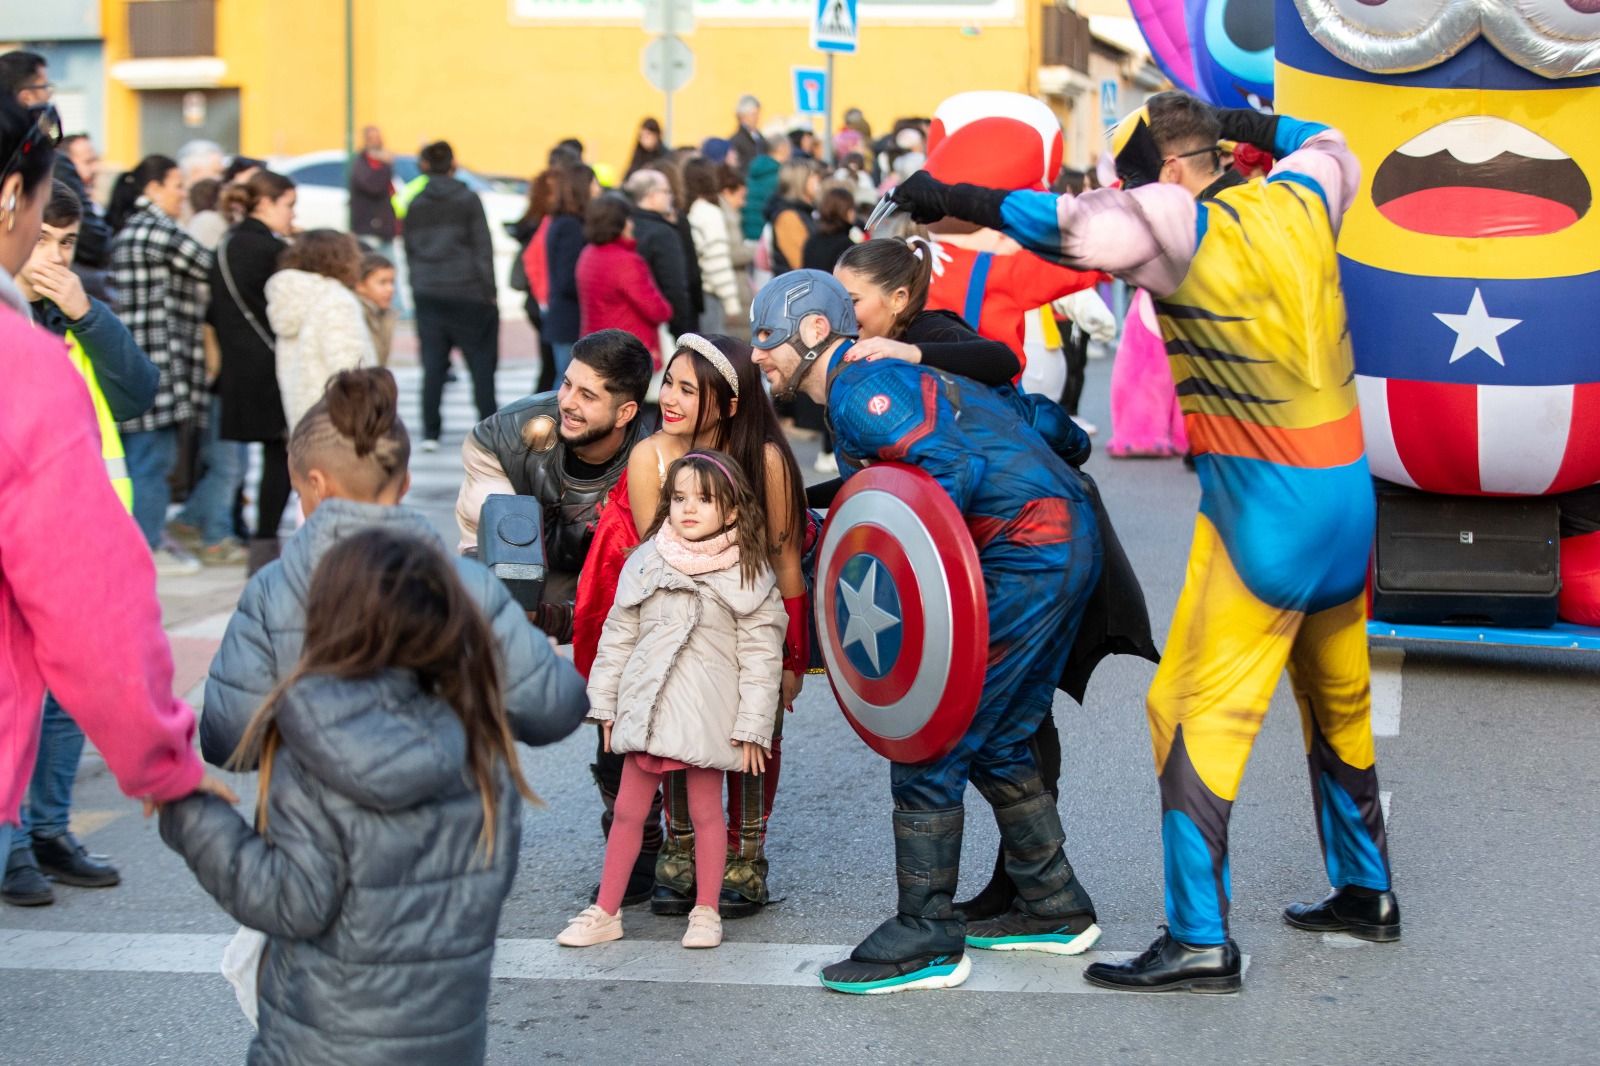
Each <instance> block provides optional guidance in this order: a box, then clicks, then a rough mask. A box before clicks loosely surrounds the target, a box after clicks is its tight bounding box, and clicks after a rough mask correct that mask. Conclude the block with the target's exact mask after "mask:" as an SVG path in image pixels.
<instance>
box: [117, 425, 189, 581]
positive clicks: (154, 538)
mask: <svg viewBox="0 0 1600 1066" xmlns="http://www.w3.org/2000/svg"><path fill="white" fill-rule="evenodd" d="M122 450H123V451H125V452H127V454H128V476H129V477H130V478H131V479H132V480H133V520H134V521H135V522H137V523H139V532H141V533H143V534H144V539H145V541H146V542H147V543H149V545H150V550H151V551H154V550H155V549H157V548H159V547H161V531H162V530H163V529H164V528H166V524H167V505H168V504H170V503H171V502H172V488H171V487H170V486H169V485H168V484H167V478H168V477H169V476H171V474H172V467H173V465H174V464H176V463H177V461H178V430H177V427H175V426H167V427H166V428H165V429H152V430H146V431H145V432H142V433H124V434H123V435H122Z"/></svg>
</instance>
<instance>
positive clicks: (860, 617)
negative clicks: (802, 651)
mask: <svg viewBox="0 0 1600 1066" xmlns="http://www.w3.org/2000/svg"><path fill="white" fill-rule="evenodd" d="M877 593H878V562H877V560H875V559H874V560H872V561H870V562H868V563H867V572H866V574H865V575H864V576H863V577H862V578H861V584H860V585H859V586H857V587H855V588H851V587H850V583H849V582H848V581H846V580H845V579H844V578H842V577H841V578H840V579H839V595H841V596H843V597H844V610H845V615H846V622H845V627H844V639H843V640H841V641H840V642H839V646H840V647H843V648H848V647H849V646H850V645H852V644H860V645H861V650H862V651H864V652H866V653H867V658H868V660H870V661H871V663H872V668H873V669H874V670H877V669H879V666H878V634H879V633H882V632H883V631H884V630H886V629H890V628H893V627H894V626H897V625H899V624H900V619H898V618H896V617H895V616H894V615H892V614H890V613H889V612H888V611H885V610H884V609H883V608H882V607H879V606H878V604H877V603H876V598H877Z"/></svg>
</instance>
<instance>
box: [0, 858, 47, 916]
mask: <svg viewBox="0 0 1600 1066" xmlns="http://www.w3.org/2000/svg"><path fill="white" fill-rule="evenodd" d="M0 899H3V900H5V901H6V902H7V903H9V904H11V905H12V906H13V907H47V906H49V905H50V904H52V903H54V902H55V901H56V894H55V893H54V892H53V891H51V889H50V882H49V881H46V880H45V878H44V874H43V873H41V872H40V870H39V863H38V862H37V861H36V860H35V859H34V857H33V849H32V848H14V849H12V852H11V854H10V855H8V856H6V877H5V882H4V884H0Z"/></svg>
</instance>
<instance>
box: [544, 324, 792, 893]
mask: <svg viewBox="0 0 1600 1066" xmlns="http://www.w3.org/2000/svg"><path fill="white" fill-rule="evenodd" d="M661 423H662V425H661V429H660V430H659V431H657V432H656V433H654V434H652V435H651V436H649V437H647V438H645V439H644V440H642V441H640V442H639V443H638V444H636V445H634V448H633V451H632V452H630V453H629V456H628V469H627V471H626V472H625V473H624V474H623V477H622V478H621V480H619V481H618V482H617V485H616V487H615V488H614V489H613V490H612V492H611V495H610V497H608V499H607V501H606V504H605V506H604V508H603V509H602V510H601V512H600V520H599V523H598V524H597V526H596V529H595V536H594V540H593V542H592V543H591V545H590V548H589V556H588V562H587V563H586V564H585V566H584V569H583V573H582V574H581V575H580V577H579V583H578V602H577V607H576V609H575V611H574V617H573V641H572V644H573V661H574V663H575V664H576V665H577V667H578V669H579V671H580V672H584V673H587V671H588V669H589V667H590V666H591V665H592V663H593V661H594V654H595V648H596V646H597V645H598V642H599V637H600V630H601V626H602V625H603V623H604V621H605V616H606V612H607V611H609V610H610V608H611V604H612V601H613V600H614V599H615V596H616V588H617V580H618V576H619V575H620V573H621V570H622V563H623V561H624V560H625V559H626V557H627V554H628V553H629V552H630V551H632V549H633V548H634V546H635V545H637V544H638V543H639V539H640V537H642V536H643V535H644V532H645V529H646V527H647V526H648V525H649V522H650V519H651V517H652V516H653V515H654V514H655V511H656V506H657V504H658V503H659V501H660V497H661V491H662V484H663V480H664V478H665V476H666V470H667V467H668V466H670V465H671V464H672V463H673V462H674V461H676V460H677V459H679V458H681V457H682V456H683V455H685V454H686V453H688V452H689V451H691V450H693V449H698V448H715V449H717V450H719V451H725V452H727V453H728V454H730V455H732V456H733V458H734V459H735V460H736V461H737V462H738V464H739V466H740V468H741V469H743V470H744V471H745V472H746V473H747V475H748V476H749V478H750V481H751V484H752V485H753V486H754V488H755V491H756V495H757V496H758V497H759V498H760V499H761V500H762V503H763V505H764V508H765V511H766V517H767V543H768V550H769V552H770V555H771V565H772V569H773V571H774V573H775V574H776V575H777V579H778V591H779V593H780V594H781V595H782V597H783V603H784V610H785V611H786V612H787V616H788V621H789V626H788V632H787V633H786V635H785V638H784V662H783V679H782V699H781V702H782V704H783V705H784V706H785V707H789V706H792V705H793V703H794V698H795V696H797V695H798V694H799V692H800V687H801V684H802V680H803V678H804V676H805V672H806V668H807V666H808V665H809V660H810V648H809V647H808V646H807V645H808V633H809V630H808V628H807V616H806V589H805V578H804V576H803V574H802V573H801V569H800V557H801V553H802V552H803V550H804V548H805V541H806V539H807V537H808V535H809V534H810V532H811V531H810V530H809V529H808V516H807V513H806V509H805V496H804V482H803V481H802V479H801V477H800V468H799V465H798V464H797V463H796V462H795V458H794V453H793V452H792V451H791V450H790V448H789V443H788V441H787V439H786V438H785V437H784V435H783V430H782V428H781V427H780V426H779V424H778V415H777V412H776V411H774V410H773V408H772V401H771V400H770V399H768V397H767V393H766V389H765V387H764V385H763V379H762V375H761V371H760V370H759V369H758V368H757V367H756V365H755V363H754V362H752V361H751V359H750V346H749V345H747V344H745V343H744V342H743V341H739V340H735V339H734V338H732V337H728V336H722V335H714V336H711V337H702V336H699V335H696V334H687V335H685V336H683V337H680V338H678V343H677V347H676V348H675V350H674V351H673V353H672V357H671V359H670V360H669V361H668V364H667V369H666V373H665V375H664V376H663V378H662V386H661ZM782 730H783V726H782V722H781V720H780V722H779V725H778V732H777V734H776V735H775V736H774V738H773V748H772V758H771V759H770V760H768V763H767V766H766V772H765V774H764V775H751V774H744V775H737V776H730V777H729V780H728V797H729V799H728V808H729V820H730V821H729V841H728V843H729V848H730V850H731V852H732V857H731V858H730V860H729V863H728V869H727V871H726V873H725V874H724V896H723V909H722V913H723V915H724V916H727V917H739V916H741V915H744V914H750V913H753V912H754V911H755V910H757V909H759V908H760V907H761V906H763V905H765V903H766V901H767V885H766V853H765V841H766V826H767V819H768V818H769V817H770V816H771V813H772V809H771V808H772V799H773V794H774V793H775V791H776V787H777V774H778V769H779V765H780V762H781V745H780V741H781V735H782ZM602 761H603V760H602ZM669 780H670V779H669ZM676 787H677V786H676V785H674V786H673V788H669V789H668V790H667V796H668V803H667V809H668V818H669V827H668V837H667V846H666V849H665V851H664V854H663V857H662V860H661V862H660V863H659V864H657V863H656V862H655V856H654V850H655V849H653V848H651V847H649V846H648V845H649V843H650V841H649V840H648V839H647V846H646V850H645V852H643V853H641V860H640V865H639V867H637V868H636V869H635V872H634V880H633V882H632V885H631V887H630V891H629V896H630V898H634V899H635V900H636V901H637V900H638V899H640V898H642V897H643V896H644V895H645V894H647V893H649V892H650V890H651V885H652V882H654V881H655V880H656V874H657V873H658V872H659V873H660V874H661V875H662V877H661V883H660V884H659V885H657V886H656V888H655V900H654V901H653V902H652V909H654V910H655V911H656V913H658V914H687V913H688V911H689V908H690V907H691V906H692V905H693V901H692V898H691V896H692V894H691V893H690V891H689V886H690V884H692V880H693V858H692V855H691V854H690V852H691V850H692V849H691V848H689V847H688V846H687V845H685V844H683V841H684V840H686V839H687V838H688V837H689V835H690V834H691V832H692V829H691V826H690V824H689V819H688V814H687V810H688V808H687V798H686V797H685V796H683V795H681V794H680V793H678V792H675V791H674V789H676ZM676 800H682V801H683V802H682V803H678V802H676Z"/></svg>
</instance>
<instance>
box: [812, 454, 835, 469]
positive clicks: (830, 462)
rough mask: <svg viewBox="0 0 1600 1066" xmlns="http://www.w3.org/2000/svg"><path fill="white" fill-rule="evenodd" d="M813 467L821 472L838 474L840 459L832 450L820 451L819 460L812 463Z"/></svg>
mask: <svg viewBox="0 0 1600 1066" xmlns="http://www.w3.org/2000/svg"><path fill="white" fill-rule="evenodd" d="M811 469H813V470H815V471H816V472H817V473H819V474H837V473H838V472H839V459H838V457H837V456H835V455H834V454H833V453H832V452H818V453H817V461H816V462H814V463H812V464H811Z"/></svg>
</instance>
